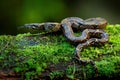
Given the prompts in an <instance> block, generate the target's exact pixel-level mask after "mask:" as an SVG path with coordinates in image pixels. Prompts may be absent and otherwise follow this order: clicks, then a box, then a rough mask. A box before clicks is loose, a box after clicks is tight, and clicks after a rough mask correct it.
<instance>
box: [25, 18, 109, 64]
mask: <svg viewBox="0 0 120 80" xmlns="http://www.w3.org/2000/svg"><path fill="white" fill-rule="evenodd" d="M106 25H107V21H106V20H105V19H104V18H101V17H97V18H89V19H86V20H83V19H81V18H79V17H68V18H65V19H63V20H62V21H61V23H57V22H46V23H30V24H25V25H24V27H26V28H32V29H36V30H40V31H46V32H56V31H60V30H62V31H63V33H64V35H65V37H66V38H67V39H68V40H69V41H71V42H74V43H78V45H77V47H76V49H75V52H74V54H75V59H77V60H78V61H79V62H81V63H85V64H87V63H91V64H92V65H95V64H94V63H93V61H85V60H82V59H81V56H80V52H81V51H82V50H83V48H85V47H87V46H91V45H94V44H97V43H99V44H105V43H107V42H108V40H109V35H108V33H106V32H105V31H104V30H105V28H106ZM73 29H76V30H81V31H82V34H81V35H80V36H75V35H74V32H73Z"/></svg>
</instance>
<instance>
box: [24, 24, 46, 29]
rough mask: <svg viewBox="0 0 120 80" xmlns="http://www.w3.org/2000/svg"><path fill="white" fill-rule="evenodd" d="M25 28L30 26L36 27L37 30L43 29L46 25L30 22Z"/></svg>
mask: <svg viewBox="0 0 120 80" xmlns="http://www.w3.org/2000/svg"><path fill="white" fill-rule="evenodd" d="M24 28H29V29H35V30H39V29H40V30H43V28H44V26H43V24H42V23H41V24H40V23H30V24H25V25H24Z"/></svg>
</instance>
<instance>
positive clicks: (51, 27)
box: [19, 22, 60, 32]
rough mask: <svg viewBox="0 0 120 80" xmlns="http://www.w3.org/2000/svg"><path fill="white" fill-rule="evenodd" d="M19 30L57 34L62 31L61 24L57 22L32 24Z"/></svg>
mask: <svg viewBox="0 0 120 80" xmlns="http://www.w3.org/2000/svg"><path fill="white" fill-rule="evenodd" d="M19 28H28V29H34V30H39V31H47V32H55V31H58V30H60V24H59V23H55V22H47V23H30V24H25V25H24V26H20V27H19Z"/></svg>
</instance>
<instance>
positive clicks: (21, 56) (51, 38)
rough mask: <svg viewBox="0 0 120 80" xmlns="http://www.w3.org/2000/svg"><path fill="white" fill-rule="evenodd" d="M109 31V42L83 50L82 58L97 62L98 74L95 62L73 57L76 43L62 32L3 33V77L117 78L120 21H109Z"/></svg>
mask: <svg viewBox="0 0 120 80" xmlns="http://www.w3.org/2000/svg"><path fill="white" fill-rule="evenodd" d="M106 32H108V33H109V35H110V39H109V42H108V43H107V44H105V45H103V46H97V47H92V46H89V47H87V48H86V49H84V50H83V51H82V52H81V56H82V59H83V60H93V61H94V62H95V64H96V66H97V69H98V76H97V77H95V76H94V75H95V74H96V73H95V72H94V68H93V66H92V65H89V64H88V65H82V64H78V63H76V62H75V61H74V60H73V57H74V54H73V53H74V50H75V46H76V44H71V43H70V42H68V41H67V40H66V38H65V37H64V35H63V33H61V34H55V33H54V34H53V33H48V34H44V33H39V34H30V33H25V34H18V35H16V36H11V35H1V36H0V80H1V79H3V80H7V79H11V80H18V79H22V80H24V79H25V80H33V79H35V80H40V79H42V80H46V79H47V80H48V79H51V80H53V79H54V80H58V79H59V80H62V79H64V80H65V79H67V80H69V79H73V80H81V79H93V78H94V79H96V78H97V79H102V78H104V79H105V78H106V79H113V78H114V79H116V80H117V79H119V76H120V25H118V24H116V25H108V26H107V29H106ZM75 35H80V32H77V33H75Z"/></svg>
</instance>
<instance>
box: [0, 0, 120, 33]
mask: <svg viewBox="0 0 120 80" xmlns="http://www.w3.org/2000/svg"><path fill="white" fill-rule="evenodd" d="M119 6H120V2H119V0H1V1H0V35H3V34H11V35H16V34H18V33H19V31H18V30H17V27H18V26H22V25H24V24H25V23H38V22H39V23H40V22H48V21H56V22H60V21H61V20H62V19H64V18H66V17H70V16H77V17H80V18H83V19H87V18H91V17H103V18H105V19H107V20H108V22H109V23H110V24H118V23H120V21H119V20H120V7H119Z"/></svg>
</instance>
